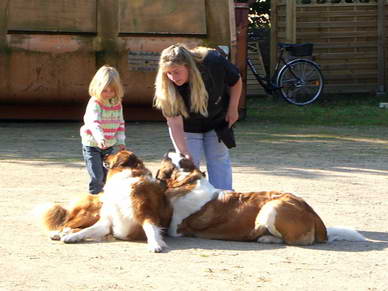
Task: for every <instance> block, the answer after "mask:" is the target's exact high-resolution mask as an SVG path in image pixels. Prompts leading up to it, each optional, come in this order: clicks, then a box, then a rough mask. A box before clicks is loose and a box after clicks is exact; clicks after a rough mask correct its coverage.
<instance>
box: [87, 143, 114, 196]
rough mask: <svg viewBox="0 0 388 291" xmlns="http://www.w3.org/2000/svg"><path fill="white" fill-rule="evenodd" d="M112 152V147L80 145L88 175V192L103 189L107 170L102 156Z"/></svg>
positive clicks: (96, 191)
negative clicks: (101, 147) (102, 147)
mask: <svg viewBox="0 0 388 291" xmlns="http://www.w3.org/2000/svg"><path fill="white" fill-rule="evenodd" d="M112 152H113V147H109V148H107V149H104V150H103V149H100V148H98V147H89V146H82V154H83V156H84V160H85V164H86V168H87V170H88V173H89V175H90V183H89V193H91V194H98V193H100V192H102V191H103V188H104V185H105V179H106V173H107V171H108V170H107V169H106V168H105V167H104V165H103V161H104V156H105V155H109V154H111V153H112Z"/></svg>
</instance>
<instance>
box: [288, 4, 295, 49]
mask: <svg viewBox="0 0 388 291" xmlns="http://www.w3.org/2000/svg"><path fill="white" fill-rule="evenodd" d="M286 40H287V42H289V43H295V42H296V3H295V1H288V2H287V6H286Z"/></svg>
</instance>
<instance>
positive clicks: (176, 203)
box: [168, 178, 219, 236]
mask: <svg viewBox="0 0 388 291" xmlns="http://www.w3.org/2000/svg"><path fill="white" fill-rule="evenodd" d="M218 192H219V190H218V189H216V188H214V187H213V186H212V185H211V184H210V183H209V181H208V180H206V179H205V178H202V179H201V180H199V181H197V185H196V187H195V188H194V189H193V190H192V191H190V192H189V193H187V194H186V195H184V196H180V197H177V198H172V199H171V204H172V207H173V209H174V213H173V216H172V220H171V224H170V227H169V229H168V233H169V235H170V236H179V234H178V233H177V227H178V225H179V224H180V223H181V222H182V220H184V219H185V218H186V217H188V216H190V215H191V214H193V213H195V212H197V211H198V210H200V209H201V208H202V206H204V205H205V204H206V203H207V202H209V201H210V200H212V199H214V197H215V195H217V194H218Z"/></svg>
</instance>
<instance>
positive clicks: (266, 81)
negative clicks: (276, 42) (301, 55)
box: [247, 48, 299, 95]
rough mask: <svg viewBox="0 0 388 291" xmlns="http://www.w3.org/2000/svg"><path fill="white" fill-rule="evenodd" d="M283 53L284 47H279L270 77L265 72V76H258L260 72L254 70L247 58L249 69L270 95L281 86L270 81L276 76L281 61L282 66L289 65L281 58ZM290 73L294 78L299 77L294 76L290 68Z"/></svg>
mask: <svg viewBox="0 0 388 291" xmlns="http://www.w3.org/2000/svg"><path fill="white" fill-rule="evenodd" d="M283 54H284V49H283V48H281V49H280V54H279V57H278V61H277V63H276V66H275V68H274V71H273V75H272V76H271V78H270V77H269V75H268V74H267V73H266V76H265V77H262V76H260V74H259V73H258V72H257V71H256V68H255V66H254V65H253V63H252V61H251V60H250V59H249V58H247V63H248V66H249V68H250V69H251V71H252V73H253V75H254V76H255V78H256V80H257V81H258V82H259V83H260V85H261V86H263V88H264V90H265V91H266V92H267V93H268V94H270V95H272V93H273V91H275V90H279V89H281V87H279V86H277V84H276V82H272V81H271V80H273V79H274V78H275V77H276V76H277V73H278V72H279V68H280V65H281V63H282V64H283V66H287V67H289V65H288V62H286V61H285V59H284V58H283ZM283 66H282V67H283ZM291 73H292V74H293V75H294V77H295V78H297V79H299V77H298V76H296V75H295V74H294V72H293V71H292V70H291Z"/></svg>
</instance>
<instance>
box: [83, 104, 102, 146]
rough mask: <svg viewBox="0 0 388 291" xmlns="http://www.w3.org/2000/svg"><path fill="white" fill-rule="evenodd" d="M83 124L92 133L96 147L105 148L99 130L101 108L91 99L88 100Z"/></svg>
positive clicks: (100, 130)
mask: <svg viewBox="0 0 388 291" xmlns="http://www.w3.org/2000/svg"><path fill="white" fill-rule="evenodd" d="M84 122H85V125H86V127H87V128H88V129H89V130H90V131H91V132H92V135H93V137H94V139H95V140H96V142H97V144H98V147H99V148H102V149H104V148H105V136H104V132H103V130H102V128H101V125H100V122H101V108H100V106H99V105H98V104H97V103H96V102H95V101H94V99H93V97H92V98H90V100H89V102H88V105H87V106H86V112H85V115H84Z"/></svg>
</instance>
